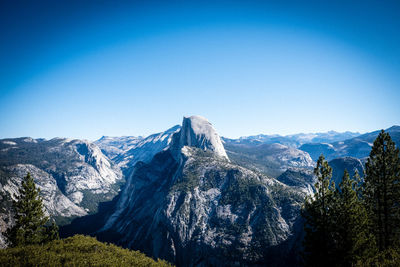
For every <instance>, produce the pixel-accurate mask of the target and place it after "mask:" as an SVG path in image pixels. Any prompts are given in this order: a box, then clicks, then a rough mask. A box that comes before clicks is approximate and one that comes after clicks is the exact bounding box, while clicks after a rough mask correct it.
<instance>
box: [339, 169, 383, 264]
mask: <svg viewBox="0 0 400 267" xmlns="http://www.w3.org/2000/svg"><path fill="white" fill-rule="evenodd" d="M360 185H361V183H360V176H359V174H358V172H357V171H356V173H355V175H354V177H353V179H351V178H350V175H349V173H348V171H347V170H345V171H344V174H343V178H342V181H341V182H340V184H339V187H338V188H336V191H335V198H334V199H335V204H334V208H333V211H332V214H333V217H332V220H333V223H334V225H335V227H334V228H333V238H334V246H333V247H332V253H334V254H335V255H336V256H335V260H336V262H335V265H337V266H354V265H355V264H356V263H357V261H358V260H360V259H362V258H365V257H370V256H373V255H374V253H375V252H376V251H375V246H374V239H373V236H372V235H371V234H370V233H369V231H368V225H369V224H368V215H367V211H366V209H365V207H364V205H363V202H362V200H361V199H360V195H359V193H358V192H359V191H360V189H359V188H360Z"/></svg>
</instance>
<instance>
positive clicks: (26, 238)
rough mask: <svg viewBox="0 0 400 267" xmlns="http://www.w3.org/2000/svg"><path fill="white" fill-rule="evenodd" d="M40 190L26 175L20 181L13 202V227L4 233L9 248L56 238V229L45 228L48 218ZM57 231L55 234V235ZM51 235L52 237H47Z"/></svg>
mask: <svg viewBox="0 0 400 267" xmlns="http://www.w3.org/2000/svg"><path fill="white" fill-rule="evenodd" d="M39 193H40V189H38V188H36V185H35V183H34V181H33V178H32V177H31V175H30V173H28V174H27V175H26V176H25V177H24V179H23V180H22V184H21V187H20V188H19V194H18V196H16V199H17V201H14V202H13V204H14V209H15V225H14V226H13V227H12V228H11V229H9V230H8V231H7V233H6V236H7V238H8V242H9V243H10V246H13V247H15V246H20V245H29V244H39V243H43V242H46V241H48V240H50V239H53V238H57V237H58V228H57V226H56V225H53V226H52V227H50V228H46V227H45V224H46V223H47V222H48V220H49V218H48V217H47V216H45V214H44V211H43V203H42V198H41V197H40V195H39ZM56 231H57V233H55V232H56ZM49 233H52V236H50V235H49Z"/></svg>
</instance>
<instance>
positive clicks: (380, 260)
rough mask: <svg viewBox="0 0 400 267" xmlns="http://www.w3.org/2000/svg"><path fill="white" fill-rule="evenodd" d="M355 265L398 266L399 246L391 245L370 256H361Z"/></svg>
mask: <svg viewBox="0 0 400 267" xmlns="http://www.w3.org/2000/svg"><path fill="white" fill-rule="evenodd" d="M355 266H362V267H364V266H377V267H384V266H385V267H389V266H390V267H397V266H400V248H398V247H392V248H388V249H386V250H384V251H382V252H379V253H376V254H374V255H372V256H370V257H366V258H361V259H359V260H358V261H357V263H356V265H355Z"/></svg>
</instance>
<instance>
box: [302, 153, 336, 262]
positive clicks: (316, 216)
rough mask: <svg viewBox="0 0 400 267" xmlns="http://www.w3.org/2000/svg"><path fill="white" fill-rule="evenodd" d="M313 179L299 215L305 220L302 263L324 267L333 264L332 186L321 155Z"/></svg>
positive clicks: (330, 171)
mask: <svg viewBox="0 0 400 267" xmlns="http://www.w3.org/2000/svg"><path fill="white" fill-rule="evenodd" d="M314 174H315V175H316V177H317V179H318V180H317V182H316V184H315V194H314V195H313V196H311V197H307V198H306V201H305V205H304V209H303V212H302V215H303V217H304V219H305V224H304V230H305V233H306V235H305V237H304V253H303V259H304V262H305V264H306V265H307V266H323V265H325V266H327V263H328V265H330V264H332V263H333V260H334V258H333V257H332V256H333V255H332V247H333V245H334V242H333V236H332V228H333V227H334V225H333V224H332V215H333V214H332V211H333V203H334V202H333V201H334V199H333V197H334V188H335V184H334V182H333V181H332V179H331V178H332V168H331V167H330V166H329V164H328V162H327V161H326V160H325V158H324V156H323V155H321V156H320V157H319V159H318V162H317V166H316V168H315V169H314Z"/></svg>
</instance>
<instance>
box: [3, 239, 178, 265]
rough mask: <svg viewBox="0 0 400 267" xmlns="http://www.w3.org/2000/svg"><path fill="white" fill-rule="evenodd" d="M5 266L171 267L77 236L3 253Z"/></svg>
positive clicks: (142, 255)
mask: <svg viewBox="0 0 400 267" xmlns="http://www.w3.org/2000/svg"><path fill="white" fill-rule="evenodd" d="M0 262H1V266H171V265H170V264H169V263H167V262H165V261H162V260H158V261H155V260H153V259H151V258H149V257H147V256H145V255H144V254H143V253H141V252H139V251H132V250H129V249H123V248H121V247H118V246H115V245H113V244H106V243H102V242H99V241H97V240H96V239H95V238H93V237H88V236H83V235H75V236H73V237H69V238H66V239H62V240H54V241H52V242H49V243H47V244H44V245H30V246H23V247H15V248H8V249H3V250H0Z"/></svg>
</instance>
